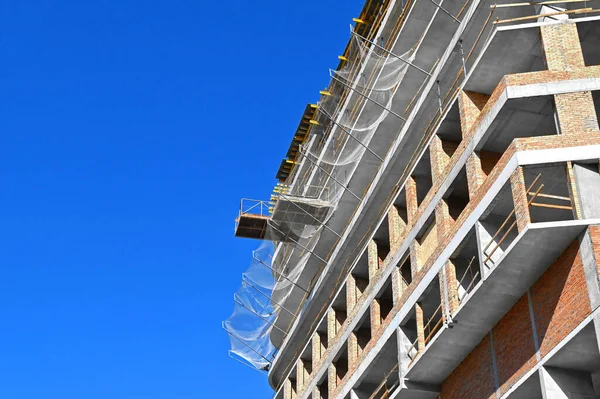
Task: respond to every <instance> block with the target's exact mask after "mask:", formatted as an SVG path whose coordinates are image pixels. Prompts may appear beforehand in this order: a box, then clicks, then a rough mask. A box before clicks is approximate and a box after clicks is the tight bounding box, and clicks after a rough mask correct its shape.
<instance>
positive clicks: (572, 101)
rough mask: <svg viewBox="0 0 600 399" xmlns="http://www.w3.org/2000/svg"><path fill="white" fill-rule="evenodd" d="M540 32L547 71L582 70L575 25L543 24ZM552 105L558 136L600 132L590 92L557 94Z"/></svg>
mask: <svg viewBox="0 0 600 399" xmlns="http://www.w3.org/2000/svg"><path fill="white" fill-rule="evenodd" d="M540 30H541V37H542V45H543V48H544V56H545V59H546V65H547V66H548V70H550V71H574V70H577V69H581V68H584V67H585V62H584V58H583V51H582V49H581V40H580V39H579V33H578V31H577V25H576V24H573V23H560V24H550V25H543V26H541V27H540ZM554 103H555V105H556V114H557V116H558V122H559V125H560V132H561V134H567V135H568V134H574V133H583V132H594V133H599V132H600V128H599V127H598V116H597V115H596V109H595V107H594V100H593V98H592V93H591V92H589V91H583V92H576V93H564V94H556V95H554Z"/></svg>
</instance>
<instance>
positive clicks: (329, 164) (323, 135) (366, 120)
mask: <svg viewBox="0 0 600 399" xmlns="http://www.w3.org/2000/svg"><path fill="white" fill-rule="evenodd" d="M347 54H348V57H347V58H348V61H347V62H345V64H344V66H343V67H342V68H340V69H339V70H336V71H331V77H332V81H331V84H330V86H329V89H328V90H327V91H325V92H323V93H324V94H323V95H322V97H321V99H320V101H319V103H318V104H317V112H316V113H315V117H314V121H312V122H311V123H312V127H311V130H310V135H312V136H314V137H316V138H317V140H314V142H315V144H314V145H313V146H311V148H310V149H309V148H304V147H301V148H300V152H301V155H302V156H301V158H300V159H301V160H302V165H299V166H297V167H296V168H295V171H294V173H295V174H294V175H293V176H292V175H291V176H290V177H289V178H288V181H292V184H291V186H290V187H289V188H288V189H287V190H285V191H283V192H281V194H280V196H279V198H278V201H277V203H276V205H275V208H274V210H273V213H272V217H271V219H270V220H269V223H268V230H269V231H268V232H267V234H266V237H268V238H269V239H270V240H272V241H265V242H264V243H263V244H262V245H261V246H260V247H259V248H258V249H257V250H256V251H254V253H253V260H252V262H251V264H250V267H249V268H248V270H247V271H246V272H245V273H244V274H243V279H242V285H241V286H240V288H239V290H238V291H237V292H236V294H235V295H234V299H235V306H234V311H233V313H232V315H231V316H230V317H229V319H227V320H226V321H224V322H223V327H224V328H225V329H226V330H227V332H228V333H229V336H230V341H231V350H230V354H231V355H232V356H234V357H235V358H236V359H238V360H241V361H242V362H244V363H246V364H247V365H249V366H251V367H254V368H256V369H258V370H268V368H269V366H270V363H271V362H272V360H273V358H274V356H275V354H276V350H277V349H276V347H275V346H274V345H273V343H272V340H271V333H272V332H274V331H277V333H278V335H279V336H283V337H285V336H286V331H285V330H286V329H287V328H289V327H290V326H291V325H292V324H293V322H294V321H295V319H296V317H297V314H298V313H299V312H300V309H301V308H302V306H303V305H304V302H301V303H300V306H297V308H295V309H288V308H287V307H285V304H286V300H287V299H288V297H289V296H290V295H291V294H292V292H297V291H298V290H299V291H302V293H303V295H304V296H303V298H304V300H305V299H306V298H307V297H308V293H309V291H310V285H311V282H314V281H315V280H314V276H308V277H307V276H303V273H304V272H305V267H306V265H307V263H308V262H309V261H311V260H312V259H315V258H316V259H317V260H318V261H320V262H322V263H325V262H324V260H323V259H322V258H321V257H319V256H318V255H316V254H314V252H313V251H314V249H315V247H316V245H317V243H318V241H319V238H320V236H321V234H322V233H323V231H324V229H325V228H324V227H323V226H324V225H325V224H326V223H327V222H328V220H329V219H330V218H331V216H332V215H333V213H334V212H335V210H336V208H337V206H338V203H339V201H340V199H341V198H342V196H343V195H344V193H345V192H347V191H348V188H347V186H348V183H349V181H350V178H351V176H352V174H353V172H354V169H355V168H356V166H357V164H358V162H359V161H360V159H361V158H362V157H363V155H364V153H365V151H366V148H367V146H368V144H369V143H370V141H371V139H372V138H373V135H374V134H375V132H376V131H377V128H378V127H379V125H380V124H381V122H383V121H384V120H385V119H386V118H387V117H388V115H389V109H391V107H392V99H393V97H394V94H395V91H396V89H397V88H398V85H399V83H400V82H401V81H402V79H403V78H404V75H405V73H406V69H407V67H408V64H407V62H412V61H413V59H414V54H411V52H408V53H406V54H403V55H402V56H400V58H402V59H399V58H398V57H396V56H393V55H390V53H389V52H387V51H385V50H381V49H379V48H377V47H376V46H374V45H371V44H370V43H369V42H366V43H365V42H363V41H362V40H360V39H359V38H358V37H357V36H354V35H353V36H352V39H351V41H350V48H349V51H348V52H347ZM352 195H354V196H356V195H355V194H354V193H352ZM323 266H324V265H323ZM313 269H314V268H313ZM319 270H322V269H319ZM313 273H314V271H313ZM307 282H308V283H307ZM284 314H285V315H286V319H288V320H289V322H288V323H283V325H279V323H277V318H278V317H279V316H282V315H284Z"/></svg>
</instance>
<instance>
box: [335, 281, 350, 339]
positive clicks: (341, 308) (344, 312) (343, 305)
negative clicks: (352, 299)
mask: <svg viewBox="0 0 600 399" xmlns="http://www.w3.org/2000/svg"><path fill="white" fill-rule="evenodd" d="M346 289H347V286H346V285H344V287H343V288H342V290H341V291H340V292H339V293H338V295H337V296H336V297H335V299H334V301H333V304H332V305H331V308H332V309H333V311H334V313H335V336H337V335H338V333H339V332H340V330H341V329H342V326H343V325H344V323H345V322H346V318H347V316H348V306H347V303H348V302H347V296H346Z"/></svg>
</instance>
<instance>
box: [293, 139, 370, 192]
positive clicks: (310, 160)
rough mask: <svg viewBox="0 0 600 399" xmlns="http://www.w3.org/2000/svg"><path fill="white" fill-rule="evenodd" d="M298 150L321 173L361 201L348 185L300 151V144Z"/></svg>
mask: <svg viewBox="0 0 600 399" xmlns="http://www.w3.org/2000/svg"><path fill="white" fill-rule="evenodd" d="M298 151H300V153H301V154H302V155H304V157H305V158H306V159H308V161H309V162H310V163H312V164H313V165H315V166H316V167H317V168H319V169H320V170H321V171H323V173H325V174H326V175H327V176H329V177H331V179H332V180H333V181H334V182H336V183H337V184H339V185H340V186H342V188H343V189H344V190H346V191H348V192H349V193H350V194H352V195H353V196H354V198H356V199H357V200H358V201H359V202H362V199H360V198H359V197H358V195H356V194H354V193H353V192H352V191H350V189H349V188H348V187H345V186H344V185H343V184H342V183H340V182H339V181H338V180H337V179H336V178H335V177H333V176H332V175H331V174H330V173H329V172H327V171H326V170H325V169H323V167H321V165H319V164H317V163H316V162H315V161H313V160H312V159H310V157H309V156H307V155H306V153H305V152H303V151H302V146H299V147H298Z"/></svg>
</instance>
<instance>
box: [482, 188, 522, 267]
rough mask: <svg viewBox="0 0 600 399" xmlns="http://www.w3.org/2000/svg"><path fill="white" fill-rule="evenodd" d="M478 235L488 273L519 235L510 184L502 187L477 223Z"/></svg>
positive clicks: (483, 262)
mask: <svg viewBox="0 0 600 399" xmlns="http://www.w3.org/2000/svg"><path fill="white" fill-rule="evenodd" d="M477 235H478V239H479V243H480V246H481V248H482V250H481V255H480V256H481V257H482V264H483V266H484V273H487V272H488V271H489V270H491V269H492V268H493V267H494V265H495V264H496V263H497V261H498V259H500V258H501V257H502V254H504V251H506V249H508V247H509V246H510V244H511V243H512V242H513V240H514V239H515V238H516V237H517V235H518V231H517V223H516V218H515V212H514V202H513V198H512V191H511V187H510V182H509V183H506V184H505V185H504V186H503V187H502V189H501V190H500V192H499V193H498V195H497V196H496V199H495V200H494V202H493V203H492V204H491V205H490V206H489V207H488V208H487V209H486V211H485V212H484V214H483V215H482V217H481V219H480V220H479V222H478V223H477Z"/></svg>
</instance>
